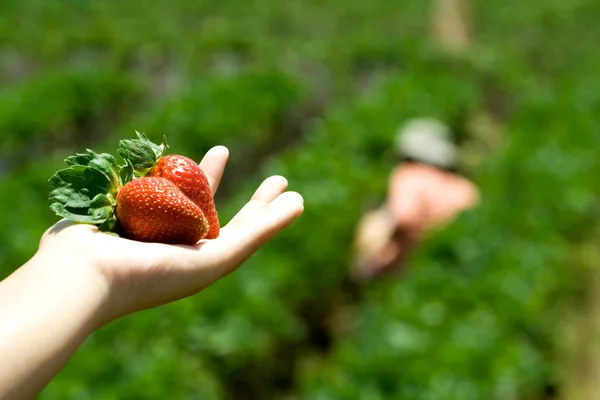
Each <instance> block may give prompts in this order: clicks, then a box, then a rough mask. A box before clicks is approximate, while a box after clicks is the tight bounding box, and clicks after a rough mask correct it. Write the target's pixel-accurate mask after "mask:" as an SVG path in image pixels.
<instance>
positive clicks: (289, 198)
mask: <svg viewBox="0 0 600 400" xmlns="http://www.w3.org/2000/svg"><path fill="white" fill-rule="evenodd" d="M228 155H229V152H228V150H227V149H226V148H225V147H222V146H218V147H214V148H212V149H211V150H210V151H209V152H208V153H207V154H206V156H205V157H204V159H203V160H202V162H201V163H200V167H201V168H202V169H203V171H204V172H205V174H206V175H207V177H208V180H209V183H210V186H211V190H212V192H213V195H214V193H215V192H216V190H217V187H218V186H219V182H220V180H221V177H222V175H223V170H224V168H225V164H226V162H227V158H228ZM286 188H287V181H286V180H285V178H283V177H280V176H272V177H270V178H268V179H266V180H265V181H264V182H263V183H262V184H261V185H260V186H259V188H258V189H257V190H256V192H255V193H254V196H252V199H251V200H250V201H249V202H248V203H247V204H246V205H245V206H244V207H243V208H242V209H241V210H240V211H239V213H238V214H237V215H236V216H235V217H234V218H233V219H232V220H231V221H230V222H229V223H228V224H227V225H226V226H224V227H223V228H222V229H221V235H220V236H219V237H218V238H217V239H214V240H202V241H200V242H199V243H198V244H196V245H194V246H186V245H166V244H159V243H142V242H136V241H132V240H128V239H124V238H119V237H115V236H111V235H108V234H105V233H101V232H99V231H98V230H97V228H96V227H94V226H92V225H84V224H74V223H71V222H69V221H66V220H63V221H60V222H58V223H57V224H56V225H54V226H53V227H51V228H50V229H49V230H48V231H47V232H46V233H45V234H44V236H43V238H42V241H41V244H40V249H39V251H38V256H39V257H50V258H53V259H54V262H51V263H49V264H51V265H53V267H54V268H63V269H65V270H66V271H69V272H67V274H69V273H72V272H73V268H76V269H77V270H78V271H79V272H82V271H81V270H82V269H84V274H88V273H89V274H88V275H89V276H90V277H92V279H91V280H93V281H95V282H94V283H93V285H97V284H98V283H99V284H100V285H102V286H104V288H103V289H104V290H103V291H104V292H105V293H106V297H107V299H106V302H105V303H106V307H105V309H106V310H105V313H106V315H105V316H104V317H103V318H102V319H103V321H102V323H105V322H108V321H110V320H112V319H115V318H118V317H120V316H122V315H125V314H128V313H132V312H135V311H138V310H141V309H146V308H150V307H155V306H158V305H161V304H165V303H168V302H171V301H174V300H177V299H180V298H183V297H187V296H190V295H193V294H195V293H197V292H199V291H201V290H202V289H204V288H205V287H207V286H209V285H210V284H212V283H213V282H215V281H216V280H217V279H219V278H220V277H222V276H225V275H227V274H229V273H230V272H232V271H234V270H235V269H236V268H238V267H239V266H240V265H241V264H242V263H243V262H244V261H246V260H247V259H248V258H249V257H250V256H251V255H252V254H253V253H254V252H255V251H256V250H258V249H259V248H260V247H261V246H262V245H263V244H265V243H266V242H268V241H269V240H270V239H272V238H273V237H274V236H275V235H276V234H277V233H278V232H279V231H281V230H282V229H283V228H285V227H286V226H288V225H289V224H290V223H291V222H292V221H293V220H294V219H295V218H296V217H298V216H299V215H300V214H302V211H303V209H304V206H303V199H302V197H301V196H300V195H299V194H298V193H295V192H285V190H286ZM56 259H61V260H66V262H65V261H62V262H60V263H59V262H56ZM65 264H67V265H65ZM78 276H81V275H78ZM107 310H109V311H107Z"/></svg>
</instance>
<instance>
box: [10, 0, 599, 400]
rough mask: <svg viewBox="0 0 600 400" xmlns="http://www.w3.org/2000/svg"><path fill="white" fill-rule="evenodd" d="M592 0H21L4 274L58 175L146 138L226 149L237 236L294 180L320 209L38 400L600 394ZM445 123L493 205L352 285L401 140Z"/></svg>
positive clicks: (149, 317) (14, 49)
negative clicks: (254, 205)
mask: <svg viewBox="0 0 600 400" xmlns="http://www.w3.org/2000/svg"><path fill="white" fill-rule="evenodd" d="M599 18H600V4H599V3H598V2H596V1H594V0H571V1H559V0H546V1H541V0H538V1H529V2H523V1H519V0H488V1H485V2H477V3H476V4H475V3H474V4H468V3H467V2H466V0H428V1H423V0H404V1H389V0H371V1H369V2H366V1H364V0H360V1H359V0H335V1H315V0H286V1H268V0H248V1H230V0H220V1H208V0H168V1H164V0H155V1H152V2H149V1H139V0H129V1H123V2H118V1H75V0H54V1H48V0H44V1H42V0H29V1H22V0H19V1H16V0H2V1H1V2H0V205H1V208H2V211H1V212H0V226H2V228H3V229H1V230H0V278H4V277H6V276H7V275H8V274H10V273H11V272H12V271H13V270H14V269H16V268H17V267H18V266H20V265H21V264H22V263H24V262H25V261H26V260H27V259H28V258H29V257H31V256H32V255H33V253H34V252H35V250H36V248H37V243H38V240H39V238H40V236H41V234H42V233H43V232H44V230H45V229H46V228H47V227H48V226H50V225H51V224H53V223H54V222H55V221H56V220H57V217H56V216H54V215H53V214H52V212H51V211H50V210H49V201H48V200H47V197H48V192H49V190H50V187H49V185H48V182H47V180H48V178H49V177H50V175H51V174H52V173H53V172H54V171H55V170H57V169H59V168H62V167H63V165H64V163H63V159H64V158H65V157H66V156H67V155H69V154H72V153H74V152H76V151H82V150H84V149H85V148H88V147H89V148H93V149H94V150H96V151H105V152H110V153H113V154H115V150H116V146H117V142H118V140H119V139H121V138H126V137H133V135H134V130H138V131H141V132H145V133H147V134H148V135H149V136H150V137H151V138H152V139H154V140H159V139H160V138H161V137H162V135H163V134H165V135H167V138H168V140H169V144H170V146H171V151H172V152H176V153H182V154H185V155H187V156H190V157H193V158H195V159H200V158H201V157H202V155H203V154H204V152H205V151H206V150H208V149H209V148H210V147H211V146H213V145H217V144H223V145H226V146H227V147H229V149H230V151H231V160H230V163H229V165H228V167H227V170H226V173H225V176H224V179H223V184H222V189H220V191H219V193H218V196H217V198H216V201H217V208H218V210H219V212H220V217H221V223H222V224H223V223H226V222H227V221H228V220H229V219H230V218H231V217H232V216H233V215H234V213H235V212H236V211H237V210H238V209H239V208H240V207H241V206H242V205H243V204H244V203H245V201H246V200H247V199H248V198H249V196H250V195H251V193H252V192H253V190H254V189H255V187H256V186H257V185H258V183H260V181H262V179H264V178H265V177H266V176H268V175H271V174H283V175H285V176H286V177H287V178H288V179H289V181H290V188H291V189H292V190H296V191H299V192H301V193H302V194H303V195H304V197H305V202H306V211H305V214H304V215H303V216H302V217H301V218H300V219H299V220H298V221H296V222H295V223H294V224H293V225H292V226H291V227H290V228H289V229H288V230H287V231H286V232H285V233H283V234H282V235H280V236H279V237H278V238H277V239H275V240H274V241H273V242H271V243H269V244H268V245H267V246H266V247H265V248H264V249H262V250H261V251H259V252H258V253H257V254H256V255H255V256H254V257H253V258H252V259H251V260H250V261H249V262H248V263H247V264H246V265H245V266H244V267H243V268H241V269H240V270H239V271H238V272H236V273H235V274H233V275H231V276H228V277H227V278H225V279H223V280H221V281H219V282H218V283H217V284H215V285H214V286H212V287H211V288H209V289H207V290H206V291H205V292H203V293H202V294H201V295H198V296H195V297H193V298H189V299H185V300H182V301H178V302H176V303H173V304H170V305H167V306H164V307H160V308H156V309H152V310H148V311H144V312H140V313H137V314H135V315H132V316H129V317H127V318H124V319H122V320H120V321H117V322H114V323H112V324H110V325H109V326H106V327H104V328H103V329H101V330H100V331H98V332H97V333H96V334H94V335H93V336H92V337H90V339H89V340H88V341H86V343H85V344H84V346H83V347H82V348H81V349H80V351H79V352H78V353H77V354H76V355H75V357H74V358H73V359H72V360H71V361H70V362H69V364H68V365H67V367H66V368H65V369H64V370H63V371H62V372H61V373H60V375H59V376H58V377H57V378H56V379H55V380H54V381H53V382H52V383H51V385H50V386H49V387H48V388H47V389H46V390H45V391H44V392H43V393H42V394H41V395H40V397H39V398H40V399H44V400H48V399H106V400H109V399H167V398H168V399H208V400H212V399H224V400H225V399H226V400H241V399H288V400H292V399H315V400H329V399H366V400H376V399H461V400H468V399H535V400H537V399H555V398H569V399H580V398H597V397H598V395H599V393H600V385H599V384H598V382H600V380H599V379H600V347H599V345H600V341H599V340H598V339H600V335H599V332H600V290H598V285H599V284H600V274H599V273H598V271H597V268H598V264H599V263H600V247H599V241H600V214H599V213H598V208H597V202H598V197H597V194H598V193H600V179H599V178H598V172H597V171H599V169H598V168H599V167H600V166H599V165H598V164H599V161H598V157H597V152H598V149H599V148H600V119H599V116H600V79H599V72H598V68H599V66H600V52H598V51H597V49H596V48H595V47H597V46H596V44H597V38H599V37H600V36H599V35H600V25H598V24H597V21H598V19H599ZM422 115H426V116H430V117H434V118H438V119H439V120H441V121H443V122H444V123H446V124H448V125H449V126H450V127H451V128H452V130H453V131H454V133H455V134H456V137H457V140H458V143H459V146H460V148H461V157H460V169H461V172H462V173H463V174H464V175H465V176H467V177H468V178H469V179H470V180H472V181H473V182H474V183H475V184H476V185H477V186H478V187H479V189H480V191H481V202H480V204H479V205H478V207H476V208H475V209H473V210H471V211H469V212H466V213H463V214H461V215H460V217H459V218H458V219H457V220H456V221H455V222H454V223H453V224H452V225H450V226H449V227H447V228H446V229H443V230H439V231H436V233H434V234H432V235H431V236H430V237H429V238H428V240H426V241H424V242H423V243H422V244H421V245H420V246H419V247H418V249H417V250H416V251H415V253H414V255H413V256H412V258H411V261H410V265H409V266H408V267H407V268H405V269H404V270H403V272H402V273H401V274H395V275H392V276H388V277H385V278H381V279H376V280H372V281H370V282H365V283H355V282H352V281H351V280H350V278H349V275H350V274H349V269H350V265H351V263H352V259H353V247H352V243H353V237H354V232H355V229H356V226H357V224H358V221H359V220H360V218H361V216H362V215H363V214H364V213H365V212H366V211H367V210H369V209H372V208H373V207H375V206H377V205H378V204H379V203H380V202H381V201H382V199H384V197H385V195H386V190H387V189H386V186H387V183H388V177H389V173H390V170H391V169H392V168H393V167H394V165H395V163H396V161H397V160H396V159H395V158H394V154H393V141H394V135H395V132H396V129H397V127H398V126H399V125H400V124H402V123H403V122H404V121H405V120H407V119H409V118H413V117H417V116H422Z"/></svg>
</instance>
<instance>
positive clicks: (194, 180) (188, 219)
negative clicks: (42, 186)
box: [50, 133, 220, 244]
mask: <svg viewBox="0 0 600 400" xmlns="http://www.w3.org/2000/svg"><path fill="white" fill-rule="evenodd" d="M137 136H138V138H137V139H131V140H121V141H120V143H119V149H118V152H119V155H120V156H121V157H122V158H123V160H124V161H125V164H124V165H118V164H117V161H116V159H115V158H114V157H113V156H111V155H110V154H104V153H103V154H97V153H94V152H93V151H91V150H88V151H87V153H85V154H76V155H74V156H71V157H68V158H67V159H66V160H65V161H66V163H67V165H68V168H65V169H62V170H60V171H58V172H56V173H55V174H54V175H53V176H52V177H51V178H50V184H51V185H52V187H53V190H52V191H51V193H50V199H51V200H52V201H53V203H52V204H51V206H50V208H51V209H52V210H53V211H54V212H55V213H56V214H57V215H59V216H62V217H64V218H67V219H70V220H72V221H75V222H80V223H87V224H93V225H96V226H98V228H99V229H100V231H103V232H108V233H112V234H122V235H123V236H125V237H128V238H130V239H133V240H139V241H145V242H148V241H152V242H162V243H171V244H176V243H177V244H194V243H197V242H198V241H199V240H201V239H204V238H208V239H213V238H216V237H218V236H219V230H220V228H219V220H218V217H217V211H216V209H215V205H214V202H213V198H212V193H211V190H210V187H209V184H208V180H207V178H206V175H205V174H204V172H203V171H202V170H201V169H200V167H199V166H198V165H197V164H196V163H195V162H193V161H192V160H191V159H189V158H187V157H184V156H180V155H167V156H165V155H164V152H165V150H166V149H167V143H166V140H165V139H163V142H162V144H160V145H157V144H155V143H152V142H151V141H150V140H149V139H148V138H147V137H146V136H145V135H144V134H141V133H137Z"/></svg>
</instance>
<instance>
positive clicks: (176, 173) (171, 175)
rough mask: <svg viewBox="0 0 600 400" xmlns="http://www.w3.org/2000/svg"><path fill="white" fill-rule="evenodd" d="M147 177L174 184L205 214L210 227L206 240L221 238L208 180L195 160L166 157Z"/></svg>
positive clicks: (182, 157)
mask: <svg viewBox="0 0 600 400" xmlns="http://www.w3.org/2000/svg"><path fill="white" fill-rule="evenodd" d="M147 176H151V177H163V178H166V179H168V180H170V181H171V182H173V183H174V184H175V185H176V186H177V187H178V188H179V190H181V191H182V192H183V194H184V195H186V196H187V198H188V199H190V200H191V201H193V202H194V203H196V205H197V206H198V207H200V209H201V210H202V212H203V213H204V216H205V217H206V219H207V220H208V224H209V226H210V229H209V231H208V234H207V235H206V239H214V238H216V237H218V236H219V230H220V227H219V218H218V215H217V210H216V209H215V204H214V202H213V196H212V192H211V190H210V186H209V184H208V179H207V178H206V175H205V174H204V172H203V171H202V169H200V166H199V165H198V164H197V163H196V162H195V161H194V160H192V159H190V158H187V157H185V156H181V155H167V156H164V157H162V158H160V159H159V160H158V163H157V164H156V165H155V166H154V168H152V169H151V170H150V172H149V173H148V175H147Z"/></svg>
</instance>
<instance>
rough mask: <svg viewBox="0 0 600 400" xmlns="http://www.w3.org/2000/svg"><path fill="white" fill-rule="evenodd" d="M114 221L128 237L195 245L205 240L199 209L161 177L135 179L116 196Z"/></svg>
mask: <svg viewBox="0 0 600 400" xmlns="http://www.w3.org/2000/svg"><path fill="white" fill-rule="evenodd" d="M117 218H118V220H119V223H120V226H121V228H122V229H123V230H124V232H126V235H127V237H128V238H130V239H133V240H138V241H142V242H159V243H173V244H195V243H197V242H198V241H199V240H200V239H203V238H204V237H206V234H207V233H208V221H207V220H206V218H205V217H204V214H203V213H202V210H201V209H200V207H198V206H197V205H196V204H194V202H193V201H191V200H190V199H189V198H188V197H186V196H185V195H184V194H183V193H182V192H181V190H179V189H178V188H177V186H176V185H175V184H174V183H173V182H171V181H169V180H168V179H165V178H160V177H149V178H138V179H134V180H133V181H131V182H129V183H127V184H126V185H125V186H123V187H122V188H121V190H119V192H118V193H117Z"/></svg>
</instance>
